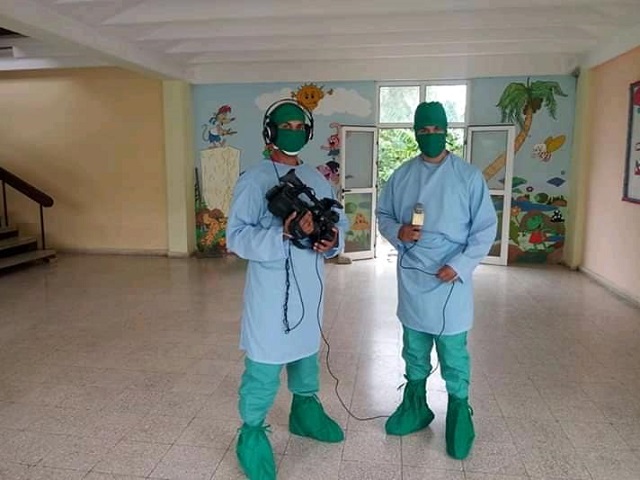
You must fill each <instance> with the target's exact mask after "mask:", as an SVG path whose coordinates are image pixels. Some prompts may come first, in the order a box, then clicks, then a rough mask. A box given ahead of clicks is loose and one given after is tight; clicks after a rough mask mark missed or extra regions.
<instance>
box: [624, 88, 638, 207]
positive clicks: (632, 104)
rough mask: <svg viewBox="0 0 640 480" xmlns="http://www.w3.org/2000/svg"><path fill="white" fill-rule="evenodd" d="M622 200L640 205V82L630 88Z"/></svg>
mask: <svg viewBox="0 0 640 480" xmlns="http://www.w3.org/2000/svg"><path fill="white" fill-rule="evenodd" d="M622 200H624V201H625V202H632V203H638V204H640V81H637V82H635V83H632V84H631V85H630V87H629V126H628V130H627V157H626V159H625V164H624V186H623V191H622Z"/></svg>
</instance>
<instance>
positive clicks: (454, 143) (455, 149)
mask: <svg viewBox="0 0 640 480" xmlns="http://www.w3.org/2000/svg"><path fill="white" fill-rule="evenodd" d="M447 150H449V151H450V152H451V153H454V154H456V155H458V156H459V157H464V128H449V129H448V130H447Z"/></svg>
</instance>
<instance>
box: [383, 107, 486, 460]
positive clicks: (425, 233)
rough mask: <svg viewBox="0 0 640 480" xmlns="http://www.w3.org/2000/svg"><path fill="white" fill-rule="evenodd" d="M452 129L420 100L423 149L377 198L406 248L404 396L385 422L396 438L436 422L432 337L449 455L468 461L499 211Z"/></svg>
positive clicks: (402, 274)
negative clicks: (475, 347)
mask: <svg viewBox="0 0 640 480" xmlns="http://www.w3.org/2000/svg"><path fill="white" fill-rule="evenodd" d="M447 127H448V122H447V116H446V113H445V110H444V108H443V106H442V104H440V103H438V102H429V103H421V104H420V105H418V108H417V109H416V111H415V117H414V132H415V135H416V141H417V142H418V146H419V147H420V151H421V154H420V155H418V156H417V157H415V158H412V159H409V160H407V161H406V162H405V163H403V164H402V165H401V166H400V167H399V168H398V169H397V170H396V171H395V172H394V173H393V174H392V175H391V178H389V181H388V182H387V184H386V185H385V188H384V190H383V192H382V194H381V195H380V201H379V203H378V209H377V215H378V225H379V228H380V233H381V234H382V235H383V236H384V237H385V238H386V239H387V240H389V242H391V244H392V245H393V246H395V247H396V249H397V250H398V254H399V256H398V268H397V275H398V311H397V315H398V318H399V320H400V322H401V323H402V328H403V347H402V358H403V359H404V361H405V367H406V370H405V378H406V380H407V383H406V385H405V389H404V394H403V399H402V403H401V404H400V406H399V407H398V408H397V410H396V411H395V412H394V413H393V415H391V417H390V418H389V419H388V420H387V423H386V425H385V429H386V432H387V433H388V434H390V435H408V434H410V433H413V432H417V431H418V430H422V429H423V428H426V427H427V426H428V425H429V424H430V423H431V421H432V420H433V418H434V414H433V412H432V411H431V409H430V408H429V406H428V405H427V399H426V383H427V377H428V376H429V375H430V374H431V373H433V372H432V370H431V363H430V361H429V359H430V356H431V350H432V348H433V345H434V344H435V347H436V351H437V353H438V359H439V362H440V364H441V365H442V377H443V379H444V380H445V382H446V388H447V392H448V394H449V395H448V406H447V418H446V445H447V453H448V454H449V455H450V456H451V457H453V458H456V459H464V458H466V457H467V456H468V455H469V452H470V450H471V447H472V445H473V441H474V439H475V431H474V428H473V422H472V418H471V415H472V411H471V407H470V406H469V382H470V378H471V373H470V358H469V352H468V350H467V333H468V331H469V330H470V329H471V326H472V324H473V284H472V278H471V277H472V273H473V271H474V269H475V268H476V267H477V266H478V264H479V263H480V261H481V260H482V259H483V258H484V257H485V256H486V255H487V254H488V253H489V249H490V248H491V246H492V245H493V242H494V241H495V239H496V228H497V217H496V211H495V208H494V206H493V202H492V201H491V196H490V195H489V188H488V187H487V183H486V181H485V179H484V177H483V176H482V172H481V171H480V170H479V169H478V168H476V167H475V166H473V165H470V164H469V163H467V162H465V161H464V160H463V159H461V158H459V157H457V156H456V155H453V154H452V153H450V152H448V151H447V150H446V148H445V146H446V134H447ZM421 206H424V207H423V208H424V212H423V214H424V222H420V221H415V222H414V221H413V212H414V210H416V213H419V212H420V207H421ZM416 207H418V208H416ZM416 218H419V217H416Z"/></svg>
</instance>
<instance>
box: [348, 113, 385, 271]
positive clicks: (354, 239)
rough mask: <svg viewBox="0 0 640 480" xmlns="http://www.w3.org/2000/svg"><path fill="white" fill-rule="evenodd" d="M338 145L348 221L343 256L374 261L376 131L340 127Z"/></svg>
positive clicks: (368, 128) (374, 128) (372, 129)
mask: <svg viewBox="0 0 640 480" xmlns="http://www.w3.org/2000/svg"><path fill="white" fill-rule="evenodd" d="M340 145H341V148H340V170H341V175H340V183H341V189H342V204H343V205H344V209H345V212H346V214H347V217H348V219H349V230H348V231H347V237H346V242H345V251H344V255H345V256H346V257H349V258H351V259H353V260H364V259H369V258H373V257H374V255H375V241H376V235H375V232H376V218H375V210H376V163H377V148H378V129H377V128H376V127H359V126H348V125H343V126H342V127H341V128H340Z"/></svg>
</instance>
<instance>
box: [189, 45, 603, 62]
mask: <svg viewBox="0 0 640 480" xmlns="http://www.w3.org/2000/svg"><path fill="white" fill-rule="evenodd" d="M594 44H595V42H593V41H592V42H589V43H585V42H582V41H574V42H565V41H562V42H554V41H551V40H547V41H544V42H537V43H536V44H535V45H533V44H529V43H500V42H488V43H457V44H445V45H438V46H437V47H436V48H429V47H425V46H424V45H405V46H375V47H352V48H349V47H347V48H341V49H335V50H321V51H316V50H313V49H283V50H269V51H252V52H249V51H245V52H211V53H204V54H202V55H198V56H196V57H193V58H192V59H190V60H189V63H191V64H203V63H219V64H220V63H254V62H288V63H289V64H291V62H302V63H308V62H320V61H326V62H331V61H334V62H338V61H341V60H356V61H357V60H363V59H383V58H419V59H430V61H439V59H441V58H443V57H455V56H477V55H483V56H487V55H513V54H518V55H525V54H527V55H536V54H543V53H572V52H576V51H579V50H580V49H585V50H586V49H587V48H588V46H589V45H594Z"/></svg>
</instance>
